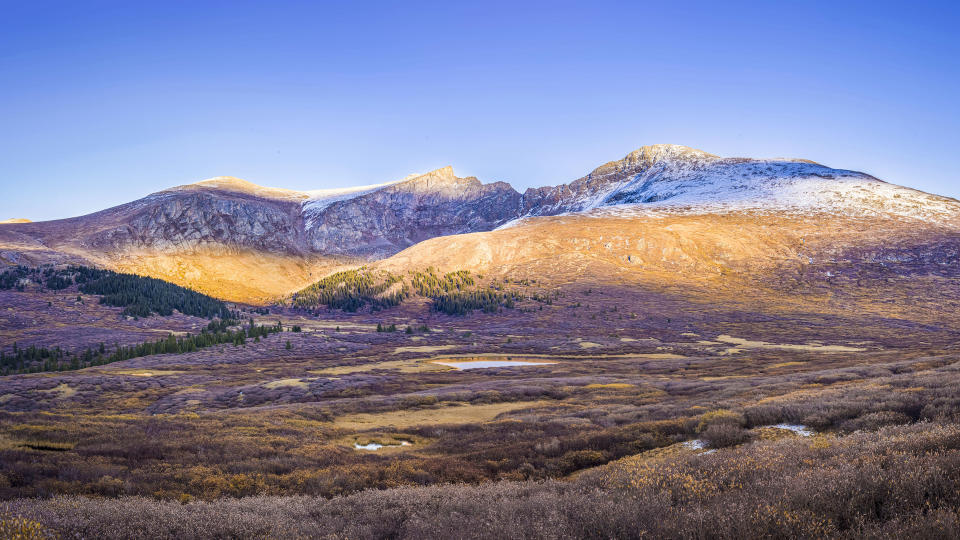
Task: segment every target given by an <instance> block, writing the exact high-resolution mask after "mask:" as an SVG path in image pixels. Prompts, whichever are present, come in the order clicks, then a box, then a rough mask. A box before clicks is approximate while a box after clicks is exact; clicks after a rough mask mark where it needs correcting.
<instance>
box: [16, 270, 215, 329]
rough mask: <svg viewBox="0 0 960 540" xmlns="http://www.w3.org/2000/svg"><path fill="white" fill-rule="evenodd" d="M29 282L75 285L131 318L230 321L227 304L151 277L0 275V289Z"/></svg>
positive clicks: (93, 272) (73, 272)
mask: <svg viewBox="0 0 960 540" xmlns="http://www.w3.org/2000/svg"><path fill="white" fill-rule="evenodd" d="M31 283H35V284H37V285H39V286H41V287H45V288H47V289H51V290H55V291H57V290H63V289H66V288H68V287H70V286H72V285H77V287H78V289H79V291H80V292H82V293H84V294H96V295H100V303H101V304H105V305H108V306H114V307H122V308H124V310H123V314H124V315H130V316H133V317H149V316H150V315H153V314H156V315H162V316H168V315H172V314H173V310H177V311H179V312H180V313H183V314H184V315H193V316H196V317H205V318H208V319H211V318H214V317H219V318H221V319H229V318H230V317H231V316H232V314H231V313H230V310H229V309H228V308H227V305H226V304H224V303H223V302H222V301H220V300H217V299H216V298H211V297H209V296H207V295H205V294H200V293H198V292H196V291H191V290H190V289H186V288H184V287H181V286H179V285H174V284H173V283H168V282H166V281H163V280H160V279H155V278H150V277H141V276H135V275H132V274H120V273H117V272H112V271H110V270H100V269H97V268H89V267H86V266H68V267H66V268H54V267H41V268H29V267H26V266H16V267H12V268H8V269H6V270H5V271H4V272H3V273H2V274H0V289H17V290H21V291H22V290H24V289H25V287H26V286H28V285H30V284H31Z"/></svg>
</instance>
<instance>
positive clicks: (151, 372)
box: [102, 369, 186, 377]
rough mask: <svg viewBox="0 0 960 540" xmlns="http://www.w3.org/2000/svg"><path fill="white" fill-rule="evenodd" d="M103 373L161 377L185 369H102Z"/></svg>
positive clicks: (178, 372) (177, 373) (176, 373)
mask: <svg viewBox="0 0 960 540" xmlns="http://www.w3.org/2000/svg"><path fill="white" fill-rule="evenodd" d="M102 373H103V374H104V375H133V376H134V377H162V376H164V375H179V374H181V373H186V371H181V370H176V369H111V370H104V371H103V372H102Z"/></svg>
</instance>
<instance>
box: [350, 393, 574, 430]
mask: <svg viewBox="0 0 960 540" xmlns="http://www.w3.org/2000/svg"><path fill="white" fill-rule="evenodd" d="M552 404H555V402H553V401H548V400H540V401H521V402H509V403H490V404H484V405H460V406H454V405H446V406H442V407H438V408H435V409H415V410H410V409H407V410H402V411H389V412H382V413H358V414H348V415H345V416H341V417H339V418H337V419H335V420H334V424H335V425H336V426H337V427H340V428H344V429H354V430H361V429H372V428H378V427H392V428H395V429H401V428H409V427H414V426H420V425H428V424H430V425H436V424H475V423H479V422H489V421H491V420H493V419H495V418H496V417H497V416H499V415H501V414H503V413H508V412H513V411H517V410H521V409H529V408H534V407H542V406H545V405H552Z"/></svg>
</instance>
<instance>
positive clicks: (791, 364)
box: [770, 362, 806, 368]
mask: <svg viewBox="0 0 960 540" xmlns="http://www.w3.org/2000/svg"><path fill="white" fill-rule="evenodd" d="M804 364H806V362H780V363H779V364H773V365H772V366H770V367H771V368H783V367H793V366H802V365H804Z"/></svg>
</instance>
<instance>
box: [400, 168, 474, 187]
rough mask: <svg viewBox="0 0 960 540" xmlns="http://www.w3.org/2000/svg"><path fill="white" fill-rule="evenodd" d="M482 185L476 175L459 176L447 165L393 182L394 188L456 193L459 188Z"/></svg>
mask: <svg viewBox="0 0 960 540" xmlns="http://www.w3.org/2000/svg"><path fill="white" fill-rule="evenodd" d="M481 185H483V184H482V183H481V182H480V180H478V179H477V178H476V177H474V176H466V177H459V176H457V175H456V174H455V173H454V172H453V167H451V166H449V165H447V166H446V167H441V168H439V169H437V170H434V171H430V172H428V173H425V174H419V175H415V176H408V177H407V178H405V179H404V180H402V181H400V182H397V183H395V184H393V189H394V190H395V191H409V192H413V193H446V194H455V193H456V192H457V191H458V190H464V189H470V188H477V187H479V186H481Z"/></svg>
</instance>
